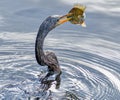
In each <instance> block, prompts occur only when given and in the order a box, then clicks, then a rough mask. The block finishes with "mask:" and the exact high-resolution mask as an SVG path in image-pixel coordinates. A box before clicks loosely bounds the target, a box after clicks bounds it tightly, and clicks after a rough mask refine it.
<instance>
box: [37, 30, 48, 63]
mask: <svg viewBox="0 0 120 100" xmlns="http://www.w3.org/2000/svg"><path fill="white" fill-rule="evenodd" d="M47 34H48V32H47V31H42V30H40V29H39V31H38V34H37V37H36V44H35V55H36V60H37V62H38V63H39V64H40V65H44V64H45V62H44V59H45V54H44V51H43V44H44V39H45V37H46V36H47Z"/></svg>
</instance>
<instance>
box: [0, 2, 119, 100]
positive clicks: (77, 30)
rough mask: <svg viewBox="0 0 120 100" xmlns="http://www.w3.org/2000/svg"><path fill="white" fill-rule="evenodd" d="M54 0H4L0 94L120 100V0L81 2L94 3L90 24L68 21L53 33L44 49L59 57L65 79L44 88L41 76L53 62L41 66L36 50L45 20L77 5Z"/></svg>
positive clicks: (5, 99)
mask: <svg viewBox="0 0 120 100" xmlns="http://www.w3.org/2000/svg"><path fill="white" fill-rule="evenodd" d="M12 2H14V3H12ZM48 2H49V1H47V0H44V1H39V0H30V1H29V0H26V1H24V0H21V1H13V0H9V1H7V0H6V1H5V0H4V1H3V0H1V1H0V5H1V6H0V99H1V100H27V99H31V98H37V97H38V98H40V100H49V99H52V100H119V98H120V85H119V84H120V74H119V73H120V35H119V33H120V30H119V28H120V25H119V23H120V19H119V16H120V15H119V12H120V10H119V5H118V4H119V3H120V2H119V1H118V0H115V1H112V0H102V1H98V2H90V1H88V0H84V1H81V2H82V3H83V4H86V5H87V6H88V8H87V9H88V10H87V11H86V12H87V18H86V23H87V27H86V28H82V27H80V26H77V25H72V24H70V23H65V24H64V25H61V26H59V27H57V28H56V29H55V30H53V31H51V32H50V33H49V35H48V36H47V37H46V40H45V45H44V49H45V50H49V51H53V52H55V54H56V55H57V57H58V60H59V63H60V66H61V69H62V75H61V84H60V88H59V89H55V87H54V83H53V86H52V87H51V88H50V89H48V90H47V91H42V88H40V86H41V85H40V82H39V78H38V75H39V74H42V75H43V76H44V74H45V72H47V67H42V66H39V65H38V64H37V62H36V60H35V55H34V44H35V38H36V35H37V31H38V28H39V25H40V24H41V23H42V21H43V20H44V19H45V18H46V17H48V16H49V15H53V14H60V15H62V14H65V13H67V12H68V11H69V9H70V8H71V7H72V5H70V4H71V3H70V2H68V1H67V0H61V2H55V0H53V1H52V2H51V3H48ZM53 3H56V5H53ZM99 4H100V5H99ZM101 8H102V9H101ZM112 8H113V9H112ZM106 12H107V13H106Z"/></svg>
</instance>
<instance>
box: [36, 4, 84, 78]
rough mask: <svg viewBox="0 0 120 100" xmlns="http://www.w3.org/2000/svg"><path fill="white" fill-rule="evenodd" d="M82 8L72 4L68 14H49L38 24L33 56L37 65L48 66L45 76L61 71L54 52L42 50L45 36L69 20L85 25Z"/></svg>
mask: <svg viewBox="0 0 120 100" xmlns="http://www.w3.org/2000/svg"><path fill="white" fill-rule="evenodd" d="M84 10H85V7H81V6H80V7H78V6H74V8H73V9H71V10H70V12H69V13H68V14H66V15H53V16H49V17H47V18H46V19H45V20H44V21H43V23H42V24H41V25H40V27H39V30H38V33H37V37H36V42H35V57H36V60H37V63H38V64H39V65H41V66H48V72H49V73H48V74H47V75H46V77H49V76H50V75H53V74H57V75H60V74H61V73H62V71H61V68H60V65H59V62H58V59H57V56H56V55H55V53H53V52H49V51H47V52H44V49H43V45H44V40H45V38H46V36H47V35H48V33H49V32H50V31H51V30H53V29H54V28H56V27H57V26H59V25H61V24H63V23H65V22H67V21H70V22H71V23H72V24H80V25H83V26H85V23H84V15H83V13H84ZM76 11H77V12H76ZM81 16H82V17H81ZM77 22H78V23H77Z"/></svg>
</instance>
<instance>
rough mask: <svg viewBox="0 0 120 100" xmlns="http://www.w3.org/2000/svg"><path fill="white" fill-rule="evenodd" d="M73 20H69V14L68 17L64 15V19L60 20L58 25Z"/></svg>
mask: <svg viewBox="0 0 120 100" xmlns="http://www.w3.org/2000/svg"><path fill="white" fill-rule="evenodd" d="M70 19H71V18H68V14H67V15H64V16H62V17H60V18H59V20H58V22H57V25H61V24H63V23H65V22H67V21H69V20H70Z"/></svg>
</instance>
